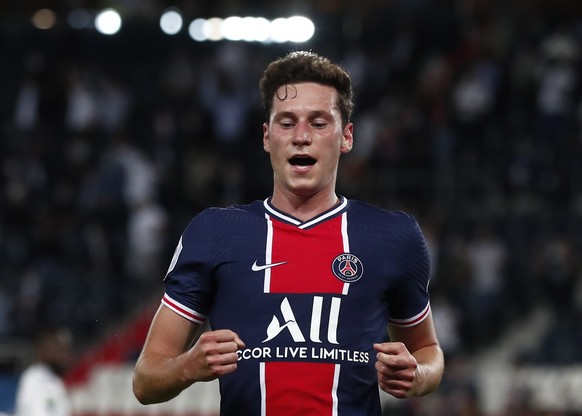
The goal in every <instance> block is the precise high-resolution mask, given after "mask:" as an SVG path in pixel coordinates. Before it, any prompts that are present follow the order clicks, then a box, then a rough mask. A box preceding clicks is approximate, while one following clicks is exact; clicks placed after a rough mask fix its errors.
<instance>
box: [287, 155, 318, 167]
mask: <svg viewBox="0 0 582 416" xmlns="http://www.w3.org/2000/svg"><path fill="white" fill-rule="evenodd" d="M315 162H316V160H315V159H314V158H312V157H309V156H296V157H292V158H291V159H289V163H291V164H292V165H293V166H313V165H315Z"/></svg>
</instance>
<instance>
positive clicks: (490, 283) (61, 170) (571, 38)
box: [0, 0, 582, 416]
mask: <svg viewBox="0 0 582 416" xmlns="http://www.w3.org/2000/svg"><path fill="white" fill-rule="evenodd" d="M105 9H108V12H109V14H108V15H107V16H109V20H107V19H105V20H100V21H99V20H97V19H98V17H99V16H102V15H100V14H99V13H100V12H102V11H104V10H105ZM169 11H170V12H172V13H171V14H165V13H166V12H169ZM114 12H117V13H118V14H114ZM162 16H166V19H165V20H164V19H162ZM229 16H240V17H244V16H253V17H263V18H264V19H263V20H260V22H261V24H264V22H265V21H274V20H276V19H277V18H287V17H291V16H304V17H306V18H308V19H310V21H311V22H312V23H313V28H312V29H313V33H311V32H310V30H309V29H310V28H309V26H308V27H307V29H306V30H304V29H301V30H299V29H297V30H296V29H289V28H288V27H287V26H286V27H285V28H286V29H284V30H283V31H282V32H281V31H280V32H279V35H285V34H286V33H292V34H299V35H302V34H307V36H306V37H305V39H300V40H302V42H298V41H297V40H298V39H292V40H291V41H287V40H285V39H284V38H283V37H278V38H276V39H275V38H270V39H267V38H266V37H263V38H258V39H261V40H252V39H251V38H247V41H244V40H241V39H244V38H243V37H241V36H240V35H238V34H236V33H235V34H234V35H233V32H232V31H231V32H228V34H227V38H226V39H224V38H222V39H221V37H220V36H221V35H220V33H219V32H217V31H219V29H220V27H221V26H220V24H219V23H220V21H219V20H218V19H226V18H227V17H229ZM210 18H218V19H214V20H196V19H210ZM195 21H196V22H197V23H196V24H194V23H193V22H195ZM230 21H231V23H232V21H233V20H232V19H231V20H230ZM164 22H165V23H164ZM209 22H210V23H211V25H210V26H208V24H209ZM257 22H259V21H258V20H256V21H255V23H257ZM303 22H305V21H303ZM259 26H260V25H258V23H257V27H259ZM261 27H264V26H261ZM263 34H264V33H263ZM311 34H312V37H309V35H311ZM205 36H209V37H208V38H207V39H205ZM229 39H230V40H229ZM581 47H582V2H580V1H579V0H556V1H552V2H546V1H543V0H508V1H497V0H491V1H487V0H392V1H374V0H359V1H340V0H322V1H312V2H308V1H300V0H297V1H289V2H285V3H282V2H267V1H259V0H255V1H245V2H243V1H238V0H228V1H227V0H217V1H213V2H202V1H198V2H194V1H185V0H177V1H170V0H111V1H107V2H102V1H97V0H93V1H91V0H67V1H56V0H46V1H40V0H34V1H27V2H1V3H0V54H1V55H0V86H1V91H2V92H1V94H0V116H1V119H0V122H1V125H0V191H1V193H0V213H1V222H0V412H4V413H11V412H12V411H13V405H14V391H15V388H16V382H17V379H18V375H19V374H20V372H21V371H22V370H23V369H24V367H25V366H26V365H27V364H28V363H29V362H30V360H31V347H30V340H31V337H32V335H33V334H34V333H35V330H36V329H37V328H39V327H40V326H41V325H43V324H44V323H47V322H51V323H63V324H66V325H68V326H69V327H71V328H72V329H73V331H74V333H75V336H76V339H77V353H78V359H77V360H76V364H75V366H74V368H72V370H71V371H70V373H69V374H68V375H67V383H68V384H69V386H70V387H71V392H72V398H73V404H74V410H75V414H76V415H78V416H93V415H115V416H123V415H138V414H139V415H142V414H143V415H145V414H164V415H166V416H168V415H171V416H174V415H175V416H180V415H190V416H191V415H214V414H216V412H217V408H218V403H217V392H216V384H215V383H208V384H200V385H196V386H194V388H193V389H191V390H189V391H187V392H184V393H183V394H182V395H181V396H179V397H178V398H177V399H175V400H173V401H171V402H169V403H167V404H164V405H159V406H149V407H144V406H141V405H139V404H138V403H137V401H136V400H135V399H134V398H133V395H132V393H131V386H130V378H131V371H132V366H133V363H134V360H135V358H136V356H137V354H138V353H139V349H140V346H141V344H142V342H143V339H144V336H145V333H146V330H147V327H148V324H149V320H150V319H151V316H152V314H153V311H154V310H155V308H156V307H157V305H158V304H159V300H160V297H161V294H162V285H161V279H162V276H163V274H164V272H165V269H166V267H167V264H168V262H169V259H170V258H171V253H172V251H173V249H174V245H175V243H176V241H177V239H178V237H179V233H180V232H181V231H182V229H183V227H184V226H185V225H186V223H187V222H188V221H189V220H190V218H191V217H192V216H193V215H194V214H195V213H197V212H198V211H200V210H201V209H202V208H204V207H207V206H210V205H225V204H231V203H237V202H247V201H250V200H253V199H257V198H261V199H262V198H263V197H265V196H266V195H268V194H269V192H270V191H271V177H270V175H269V165H268V159H267V157H266V155H265V154H263V151H262V148H261V140H260V139H261V123H262V117H263V115H262V112H261V108H260V103H259V96H258V92H257V83H258V79H259V77H260V74H261V71H262V69H263V68H264V65H265V64H266V63H267V62H269V61H270V60H271V59H273V58H275V57H278V56H281V55H282V54H284V53H286V52H287V51H289V50H292V49H313V50H314V51H316V52H318V53H321V54H324V55H327V56H329V57H331V58H332V59H334V60H337V61H340V62H342V63H343V64H344V65H345V66H346V67H347V68H348V69H349V71H350V73H351V74H352V77H353V80H354V83H355V88H356V90H357V97H356V101H357V106H356V112H355V114H354V118H353V121H354V123H355V140H356V146H355V151H354V152H352V153H351V154H350V155H348V157H346V158H345V159H344V160H343V162H342V164H341V168H340V169H341V172H340V190H341V192H342V193H343V194H344V195H346V196H348V197H350V198H362V199H366V200H369V201H372V202H374V203H375V204H378V205H380V206H383V207H385V208H389V209H404V210H406V211H409V212H411V213H413V214H415V215H416V216H417V218H418V220H419V222H420V224H421V226H422V228H423V229H424V231H425V233H426V236H427V238H428V242H429V245H430V250H431V253H432V259H433V269H434V271H433V278H432V283H431V285H432V286H431V287H432V294H433V299H432V305H433V311H434V316H435V320H436V325H437V330H438V332H439V336H440V339H441V342H442V345H443V348H444V349H445V352H446V355H447V372H446V375H445V379H444V381H443V384H442V387H441V388H440V389H439V391H438V392H437V393H435V394H433V395H431V396H428V397H425V398H419V399H414V400H407V401H397V400H391V399H390V398H388V397H384V396H383V399H384V401H385V408H386V413H387V414H390V415H406V416H416V415H431V416H432V415H443V416H444V415H446V416H464V415H470V416H478V415H484V416H485V415H580V414H582V394H581V393H582V324H581V322H582V274H581V273H582V268H581V266H582V265H581V262H580V256H579V253H580V252H581V248H582V247H581V244H582V241H581V237H580V235H581V234H580V231H581V226H582V222H581V217H582V163H581V162H582V158H581V156H582V94H581V92H582V71H581V60H580V58H581V55H580V54H581Z"/></svg>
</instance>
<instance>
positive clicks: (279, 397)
mask: <svg viewBox="0 0 582 416" xmlns="http://www.w3.org/2000/svg"><path fill="white" fill-rule="evenodd" d="M429 269H430V261H429V256H428V250H427V247H426V243H425V240H424V237H423V235H422V232H421V230H420V228H419V226H418V224H417V222H416V220H415V219H414V218H413V217H412V216H410V215H408V214H406V213H403V212H396V211H385V210H381V209H379V208H376V207H373V206H371V205H369V204H366V203H364V202H361V201H356V200H348V199H346V198H343V197H342V198H341V200H340V203H339V204H338V205H337V206H335V207H334V208H332V209H330V210H329V211H326V212H324V213H322V214H320V215H318V216H317V217H315V218H313V219H311V220H309V221H300V220H298V219H297V218H294V217H292V216H290V215H288V214H285V213H284V212H281V211H279V210H277V209H276V208H275V207H274V206H273V205H272V204H271V202H270V199H267V200H265V201H255V202H253V203H251V204H249V205H238V206H232V207H228V208H209V209H207V210H205V211H203V212H202V213H200V214H198V215H197V216H195V217H194V219H193V220H192V221H191V223H190V224H189V225H188V226H187V227H186V229H185V230H184V233H183V234H182V237H181V238H180V241H179V243H178V246H177V248H176V251H175V254H174V257H173V259H172V262H171V264H170V267H169V270H168V274H167V275H166V277H165V279H164V284H165V294H164V297H163V299H162V303H163V304H164V305H165V306H167V307H168V308H170V309H172V310H173V311H174V312H176V313H178V314H179V315H181V316H182V317H184V318H186V319H188V320H190V321H192V322H194V323H196V324H203V323H205V322H207V321H208V324H209V326H210V328H211V329H231V330H233V331H235V332H236V333H237V334H238V335H239V336H240V338H241V339H242V340H243V342H244V343H245V348H244V349H243V350H240V351H238V356H239V359H238V363H237V367H238V368H237V370H236V371H234V372H233V373H231V374H228V375H226V376H223V377H221V378H220V380H219V381H220V394H221V405H220V408H221V414H222V415H235V414H236V415H262V416H285V415H317V416H321V415H340V416H341V415H380V414H381V406H380V398H379V392H378V382H377V378H376V370H375V367H374V366H375V362H376V353H375V351H374V349H373V344H374V343H376V342H383V341H386V340H387V331H386V327H387V324H388V322H390V323H392V324H394V325H399V326H413V325H416V324H418V323H419V322H421V321H422V320H423V319H424V318H425V317H426V316H427V315H428V313H429V295H428V282H429Z"/></svg>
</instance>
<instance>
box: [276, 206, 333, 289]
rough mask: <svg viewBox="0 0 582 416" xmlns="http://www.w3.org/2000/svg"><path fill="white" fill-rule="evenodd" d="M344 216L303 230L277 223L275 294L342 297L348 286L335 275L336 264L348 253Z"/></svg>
mask: <svg viewBox="0 0 582 416" xmlns="http://www.w3.org/2000/svg"><path fill="white" fill-rule="evenodd" d="M341 224H342V217H341V215H339V216H337V217H335V218H332V219H329V220H326V221H324V222H322V223H321V224H318V225H317V226H315V227H313V228H310V229H307V230H302V229H300V228H298V227H296V226H294V225H289V224H286V223H283V222H280V221H273V241H272V253H273V254H272V262H273V263H277V262H283V261H286V262H287V263H286V264H285V265H283V266H280V267H274V268H273V269H271V282H270V292H271V293H338V294H341V293H342V289H343V286H344V282H342V281H341V280H339V279H338V278H337V277H335V276H334V274H333V272H332V263H333V260H334V259H335V258H336V257H337V256H338V255H339V254H342V253H343V252H344V249H343V240H342V232H341Z"/></svg>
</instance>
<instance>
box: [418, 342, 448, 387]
mask: <svg viewBox="0 0 582 416" xmlns="http://www.w3.org/2000/svg"><path fill="white" fill-rule="evenodd" d="M412 355H413V356H414V358H415V359H416V362H417V368H416V377H415V379H414V383H413V387H412V390H411V396H423V395H425V394H428V393H430V392H432V391H434V390H435V389H436V388H437V387H438V386H439V384H440V382H441V379H442V376H443V372H444V368H445V363H444V356H443V351H442V349H441V348H440V346H439V345H438V344H434V345H430V346H427V347H424V348H420V349H419V350H417V351H415V352H413V353H412Z"/></svg>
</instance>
